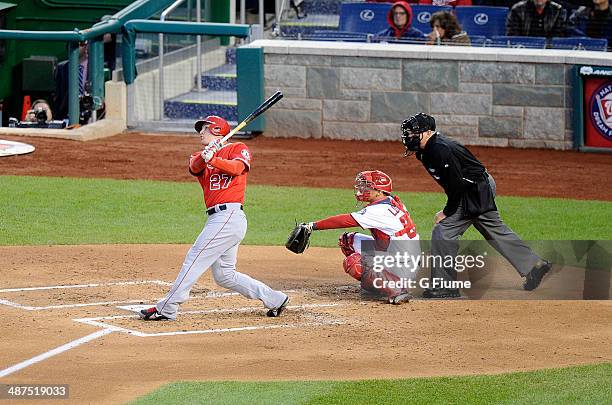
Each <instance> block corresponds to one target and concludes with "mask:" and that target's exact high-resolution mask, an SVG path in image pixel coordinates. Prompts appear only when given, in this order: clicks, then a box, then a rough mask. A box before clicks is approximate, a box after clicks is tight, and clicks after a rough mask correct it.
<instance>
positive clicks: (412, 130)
mask: <svg viewBox="0 0 612 405" xmlns="http://www.w3.org/2000/svg"><path fill="white" fill-rule="evenodd" d="M435 130H436V120H435V119H434V117H432V116H431V115H427V114H425V113H418V114H417V115H413V116H412V117H410V118H408V119H405V120H404V121H403V122H402V143H403V144H404V146H405V147H406V155H410V154H411V153H412V152H416V151H418V150H419V149H420V148H421V140H422V139H423V133H424V132H427V131H435Z"/></svg>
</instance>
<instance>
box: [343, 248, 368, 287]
mask: <svg viewBox="0 0 612 405" xmlns="http://www.w3.org/2000/svg"><path fill="white" fill-rule="evenodd" d="M342 268H344V271H345V272H346V273H347V274H349V275H350V276H351V277H353V278H354V279H355V280H358V281H359V280H361V273H363V269H362V267H361V254H360V253H353V254H352V255H350V256H347V257H345V258H344V261H343V262H342Z"/></svg>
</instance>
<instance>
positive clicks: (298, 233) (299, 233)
mask: <svg viewBox="0 0 612 405" xmlns="http://www.w3.org/2000/svg"><path fill="white" fill-rule="evenodd" d="M311 234H312V223H310V224H306V223H301V224H298V225H296V226H295V228H293V230H292V231H291V234H290V235H289V239H287V243H285V247H286V248H287V249H289V250H291V251H292V252H293V253H304V250H306V248H307V247H308V244H309V243H310V235H311Z"/></svg>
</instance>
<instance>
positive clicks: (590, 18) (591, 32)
mask: <svg viewBox="0 0 612 405" xmlns="http://www.w3.org/2000/svg"><path fill="white" fill-rule="evenodd" d="M568 25H569V27H568V31H567V32H568V35H571V36H580V37H582V36H587V37H591V38H605V39H607V40H608V46H612V7H610V1H609V0H592V7H580V8H579V9H578V10H576V11H574V13H572V15H571V16H570V18H569V24H568Z"/></svg>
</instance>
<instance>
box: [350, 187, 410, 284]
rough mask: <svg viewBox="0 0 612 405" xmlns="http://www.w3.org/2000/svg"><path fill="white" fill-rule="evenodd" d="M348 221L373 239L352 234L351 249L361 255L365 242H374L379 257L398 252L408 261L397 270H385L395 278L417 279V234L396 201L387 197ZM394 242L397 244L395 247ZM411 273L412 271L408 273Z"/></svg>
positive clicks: (404, 208)
mask: <svg viewBox="0 0 612 405" xmlns="http://www.w3.org/2000/svg"><path fill="white" fill-rule="evenodd" d="M351 217H353V219H354V220H355V221H356V222H357V224H359V226H360V227H362V228H363V229H368V230H370V233H371V234H372V236H370V235H364V234H362V233H355V234H354V236H353V241H352V246H353V249H354V251H355V252H357V253H360V254H361V253H362V243H363V242H364V241H373V244H374V247H375V249H376V251H377V252H379V253H378V254H383V255H394V254H395V253H397V252H401V253H402V254H403V253H404V252H406V253H408V255H407V258H408V261H404V260H403V261H402V262H401V263H400V264H401V267H400V268H398V267H394V268H391V267H387V268H386V269H387V270H388V271H390V272H391V273H393V274H395V275H396V276H398V277H403V278H410V279H413V278H414V277H415V276H416V271H417V270H418V265H419V263H418V262H419V258H420V254H421V248H420V243H419V242H418V241H419V234H418V233H417V231H416V226H415V225H414V223H413V222H412V218H410V214H409V213H408V210H407V209H406V206H405V205H404V204H403V203H402V202H401V201H400V199H399V198H397V197H392V196H389V197H387V198H384V199H382V200H380V201H376V202H374V203H371V204H369V205H367V206H366V207H364V208H363V209H362V210H360V211H357V212H353V213H351ZM396 241H397V242H398V243H394V242H396ZM402 241H406V242H402ZM407 241H411V242H407ZM413 258H414V260H412V259H413ZM411 269H412V270H413V271H410V270H411Z"/></svg>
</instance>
